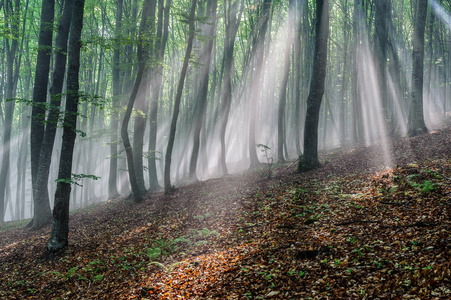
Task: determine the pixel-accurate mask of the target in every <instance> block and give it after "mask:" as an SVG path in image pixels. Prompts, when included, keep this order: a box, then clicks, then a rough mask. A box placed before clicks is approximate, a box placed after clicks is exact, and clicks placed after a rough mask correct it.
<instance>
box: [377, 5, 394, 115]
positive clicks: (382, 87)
mask: <svg viewBox="0 0 451 300" xmlns="http://www.w3.org/2000/svg"><path fill="white" fill-rule="evenodd" d="M390 9H391V7H390V1H389V0H378V1H376V11H375V20H374V30H375V42H374V47H375V52H376V57H377V62H378V63H377V67H376V72H377V81H378V86H377V88H378V90H379V95H375V97H376V99H377V96H379V101H380V102H381V105H382V109H383V112H382V113H383V116H384V118H385V121H386V122H387V121H388V117H389V114H388V109H389V108H388V92H387V41H388V24H389V22H388V19H389V15H390Z"/></svg>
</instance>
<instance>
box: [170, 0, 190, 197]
mask: <svg viewBox="0 0 451 300" xmlns="http://www.w3.org/2000/svg"><path fill="white" fill-rule="evenodd" d="M196 4H197V0H193V2H192V4H191V9H190V13H189V19H188V30H189V35H188V43H187V45H186V50H185V57H184V60H183V67H182V70H181V72H180V78H179V83H178V85H177V93H176V95H175V99H174V111H173V114H172V120H171V128H170V131H169V140H168V146H167V148H166V155H165V160H164V163H165V164H164V191H165V192H166V193H169V192H170V191H171V190H172V185H171V161H172V150H173V148H174V140H175V131H176V128H177V119H178V116H179V111H180V100H181V98H182V92H183V85H184V84H185V76H186V71H187V70H188V63H189V60H190V56H191V50H192V49H193V40H194V36H195V34H196V32H195V27H194V17H195V12H196Z"/></svg>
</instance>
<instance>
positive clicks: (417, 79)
mask: <svg viewBox="0 0 451 300" xmlns="http://www.w3.org/2000/svg"><path fill="white" fill-rule="evenodd" d="M426 15H427V0H417V5H416V10H415V19H414V20H415V21H414V28H413V29H414V31H413V36H412V45H413V52H412V93H411V103H410V110H409V121H408V128H409V129H408V135H409V136H416V135H419V134H422V133H425V132H427V131H428V129H427V128H426V125H425V123H424V113H423V67H424V31H425V27H426Z"/></svg>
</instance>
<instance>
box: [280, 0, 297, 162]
mask: <svg viewBox="0 0 451 300" xmlns="http://www.w3.org/2000/svg"><path fill="white" fill-rule="evenodd" d="M289 3H290V4H289V9H288V33H287V34H288V37H287V42H286V45H285V70H284V74H283V79H282V84H281V86H280V95H279V111H278V115H277V156H278V160H279V162H283V161H285V159H284V157H283V145H284V137H285V130H284V119H285V107H286V103H287V99H286V98H287V84H288V77H289V76H290V50H291V42H292V40H293V33H292V31H293V14H294V0H290V2H289Z"/></svg>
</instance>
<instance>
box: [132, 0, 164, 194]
mask: <svg viewBox="0 0 451 300" xmlns="http://www.w3.org/2000/svg"><path fill="white" fill-rule="evenodd" d="M156 4H157V1H156V0H151V1H145V2H144V5H145V6H146V7H144V8H143V15H142V20H141V24H140V27H139V44H138V61H139V64H140V65H141V64H142V65H144V71H143V78H142V79H141V86H140V87H139V90H138V94H137V96H136V100H135V106H134V108H135V112H136V113H135V115H134V124H133V125H134V128H133V162H134V164H135V173H136V180H137V183H138V187H139V189H140V190H141V193H142V194H143V193H145V191H146V187H145V183H144V168H143V165H144V162H143V147H144V133H145V129H146V122H147V112H148V110H149V99H148V94H149V83H148V75H149V70H150V69H153V68H154V67H155V66H154V65H153V62H152V61H151V58H153V57H155V52H156V49H155V13H156ZM158 50H159V49H158Z"/></svg>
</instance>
